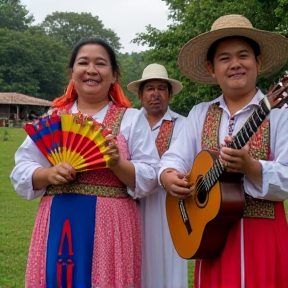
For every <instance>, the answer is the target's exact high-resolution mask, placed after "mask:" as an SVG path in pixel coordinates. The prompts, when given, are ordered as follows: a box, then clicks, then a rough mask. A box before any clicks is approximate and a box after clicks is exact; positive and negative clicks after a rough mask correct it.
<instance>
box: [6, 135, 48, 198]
mask: <svg viewBox="0 0 288 288" xmlns="http://www.w3.org/2000/svg"><path fill="white" fill-rule="evenodd" d="M50 166H51V164H50V163H49V161H48V160H47V159H46V157H45V156H44V155H43V154H42V153H41V152H40V150H39V149H38V148H37V147H36V145H35V144H34V142H33V141H32V140H31V139H30V137H28V136H27V137H26V139H25V141H24V142H23V144H22V145H21V146H20V147H19V148H18V150H17V151H16V153H15V166H14V169H13V170H12V172H11V174H10V180H11V183H12V185H13V187H14V189H15V191H16V193H17V194H19V195H20V196H22V197H23V198H25V199H27V200H32V199H36V198H38V197H40V196H42V195H43V194H44V192H45V189H41V190H34V189H33V184H32V175H33V173H34V171H35V170H36V169H37V168H39V167H50Z"/></svg>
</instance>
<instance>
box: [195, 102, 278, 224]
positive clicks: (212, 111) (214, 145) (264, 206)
mask: <svg viewBox="0 0 288 288" xmlns="http://www.w3.org/2000/svg"><path fill="white" fill-rule="evenodd" d="M222 112H223V110H222V108H220V107H219V102H217V103H214V104H212V105H210V106H209V108H208V111H207V114H206V119H205V122H204V126H203V131H202V142H201V145H202V149H203V150H205V149H207V150H212V151H217V152H218V151H219V146H220V145H219V127H220V122H221V116H222ZM248 145H249V148H250V149H249V154H250V155H251V156H252V157H253V158H255V159H263V160H268V159H269V156H270V122H269V121H268V120H267V119H265V120H264V121H263V123H262V124H261V126H260V127H259V128H258V130H257V131H256V133H254V135H253V136H252V137H251V139H250V141H249V142H248ZM245 199H246V203H245V208H244V213H243V218H265V219H275V203H274V202H272V201H267V200H262V199H257V198H253V197H251V196H249V195H247V194H245Z"/></svg>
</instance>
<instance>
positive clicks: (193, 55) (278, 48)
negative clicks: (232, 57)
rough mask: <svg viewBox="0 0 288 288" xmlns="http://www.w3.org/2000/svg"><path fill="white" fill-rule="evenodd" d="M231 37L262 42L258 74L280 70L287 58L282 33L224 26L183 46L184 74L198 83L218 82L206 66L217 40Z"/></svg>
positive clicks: (286, 43) (287, 46)
mask: <svg viewBox="0 0 288 288" xmlns="http://www.w3.org/2000/svg"><path fill="white" fill-rule="evenodd" d="M229 36H242V37H247V38H250V39H252V40H254V41H256V42H257V43H258V44H259V46H260V52H261V55H262V65H261V69H260V73H259V74H262V73H266V72H267V73H268V72H270V73H271V72H273V71H275V70H276V69H279V68H280V67H282V66H283V65H284V64H285V62H286V61H287V59H288V39H286V38H285V37H283V36H281V35H278V34H276V33H273V32H269V31H264V30H259V29H255V28H237V27H233V28H223V29H218V30H214V31H209V32H205V33H203V34H200V35H199V36H197V37H195V38H193V39H191V40H190V41H188V42H187V43H186V44H185V45H184V46H183V47H182V49H181V51H180V53H179V56H178V66H179V69H180V71H181V72H182V74H184V75H185V76H187V77H189V78H191V79H192V80H194V81H196V82H200V83H211V84H215V83H216V80H215V78H213V77H211V75H210V74H209V73H208V71H207V69H206V57H207V52H208V49H209V47H210V46H211V45H212V44H213V43H214V42H215V41H217V40H219V39H221V38H224V37H229Z"/></svg>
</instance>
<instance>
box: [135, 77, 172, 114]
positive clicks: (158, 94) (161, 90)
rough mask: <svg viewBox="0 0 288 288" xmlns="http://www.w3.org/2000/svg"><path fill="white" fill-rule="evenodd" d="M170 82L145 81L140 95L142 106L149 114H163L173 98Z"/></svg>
mask: <svg viewBox="0 0 288 288" xmlns="http://www.w3.org/2000/svg"><path fill="white" fill-rule="evenodd" d="M171 97H172V93H170V94H169V91H168V83H167V81H165V80H151V81H148V82H147V83H145V85H144V87H143V91H142V93H141V94H140V95H139V99H140V102H141V104H142V106H143V107H144V108H145V109H146V110H147V113H148V114H151V115H155V116H157V115H160V116H163V115H164V114H165V113H166V111H167V109H168V105H169V102H170V100H171Z"/></svg>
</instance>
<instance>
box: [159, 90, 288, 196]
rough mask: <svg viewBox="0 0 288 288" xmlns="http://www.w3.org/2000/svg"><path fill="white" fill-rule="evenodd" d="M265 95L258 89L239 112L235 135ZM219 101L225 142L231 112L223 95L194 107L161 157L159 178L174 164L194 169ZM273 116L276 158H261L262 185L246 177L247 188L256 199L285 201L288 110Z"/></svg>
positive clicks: (221, 134) (272, 139)
mask: <svg viewBox="0 0 288 288" xmlns="http://www.w3.org/2000/svg"><path fill="white" fill-rule="evenodd" d="M263 97H264V95H263V93H262V92H261V91H260V90H258V92H257V93H256V94H255V96H254V98H253V99H252V100H251V102H250V103H249V104H247V105H246V106H245V107H244V108H243V109H241V110H239V111H238V112H237V113H236V114H235V127H234V131H233V135H235V134H237V132H238V131H239V130H240V129H241V128H242V126H243V125H244V124H245V122H246V121H247V119H248V118H249V116H250V115H251V114H252V113H253V111H254V107H255V105H258V103H259V102H260V101H261V100H262V99H263ZM215 102H220V107H221V108H222V109H223V113H222V118H221V123H220V127H219V143H223V142H224V141H223V140H224V138H225V136H227V135H228V126H229V117H230V116H231V115H230V112H229V110H228V108H227V106H226V104H225V101H224V98H223V95H221V96H220V97H218V98H217V99H215V100H213V101H210V102H205V103H200V104H198V105H196V106H194V107H193V109H192V110H191V111H190V113H189V116H188V117H187V121H186V123H185V126H184V128H183V130H182V131H181V132H180V134H179V135H178V137H177V140H176V141H175V142H174V143H173V144H172V146H171V147H170V149H169V150H168V151H167V152H165V153H164V155H163V156H162V158H161V160H160V171H159V174H158V179H159V177H160V174H161V172H162V171H163V170H164V169H166V168H168V167H173V168H175V169H177V170H178V171H180V172H182V173H188V172H190V170H191V167H192V165H193V161H194V159H195V157H196V156H197V154H198V153H199V152H201V150H202V147H201V137H202V135H201V133H202V130H203V123H204V121H205V118H206V113H207V110H208V108H209V106H210V105H211V104H212V103H215ZM269 118H270V149H271V158H272V159H271V161H265V160H260V163H261V165H262V185H256V184H255V183H253V182H251V181H250V180H249V179H247V178H246V177H245V176H244V179H243V180H244V189H245V192H246V193H247V194H249V195H251V196H253V197H254V198H260V199H267V200H271V201H283V200H285V199H287V198H288V193H287V192H288V109H272V110H271V112H270V114H269ZM233 135H232V136H233ZM159 183H160V181H159Z"/></svg>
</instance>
